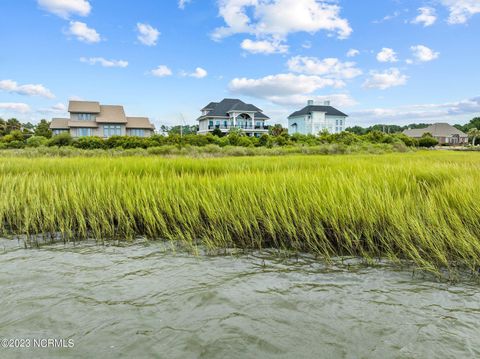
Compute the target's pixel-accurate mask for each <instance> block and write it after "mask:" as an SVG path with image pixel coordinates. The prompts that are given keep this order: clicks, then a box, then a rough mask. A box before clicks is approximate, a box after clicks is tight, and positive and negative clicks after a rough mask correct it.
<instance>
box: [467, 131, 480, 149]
mask: <svg viewBox="0 0 480 359" xmlns="http://www.w3.org/2000/svg"><path fill="white" fill-rule="evenodd" d="M468 135H469V136H470V137H471V138H472V145H473V146H475V143H476V141H477V137H480V130H479V129H478V128H471V129H470V130H469V131H468Z"/></svg>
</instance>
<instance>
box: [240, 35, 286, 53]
mask: <svg viewBox="0 0 480 359" xmlns="http://www.w3.org/2000/svg"><path fill="white" fill-rule="evenodd" d="M241 48H242V49H243V50H245V51H248V52H251V53H252V54H283V53H286V52H287V51H288V46H287V45H285V44H282V42H281V41H269V40H258V41H255V40H250V39H245V40H243V41H242V44H241Z"/></svg>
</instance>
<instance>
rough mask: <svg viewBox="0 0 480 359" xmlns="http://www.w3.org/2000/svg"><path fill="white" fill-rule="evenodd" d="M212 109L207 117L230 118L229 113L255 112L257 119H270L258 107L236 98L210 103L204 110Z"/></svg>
mask: <svg viewBox="0 0 480 359" xmlns="http://www.w3.org/2000/svg"><path fill="white" fill-rule="evenodd" d="M208 109H211V110H210V111H209V112H208V114H207V115H206V116H215V117H229V115H228V113H229V112H231V111H236V112H243V111H244V112H255V118H258V119H265V120H268V119H269V117H268V116H266V115H265V114H263V113H262V110H261V109H259V108H258V107H256V106H254V105H252V104H247V103H245V102H243V101H242V100H239V99H235V98H225V99H223V100H222V101H220V102H210V103H209V104H208V105H207V106H205V107H204V108H203V110H208Z"/></svg>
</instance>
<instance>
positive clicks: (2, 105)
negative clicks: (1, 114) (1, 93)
mask: <svg viewBox="0 0 480 359" xmlns="http://www.w3.org/2000/svg"><path fill="white" fill-rule="evenodd" d="M0 110H5V111H10V112H18V113H27V112H30V106H28V105H27V104H26V103H22V102H0Z"/></svg>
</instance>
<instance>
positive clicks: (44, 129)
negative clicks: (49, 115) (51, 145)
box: [34, 120, 52, 138]
mask: <svg viewBox="0 0 480 359" xmlns="http://www.w3.org/2000/svg"><path fill="white" fill-rule="evenodd" d="M34 133H35V136H42V137H45V138H51V137H52V130H50V122H48V121H47V120H41V121H40V122H39V123H38V125H37V126H35V131H34Z"/></svg>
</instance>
